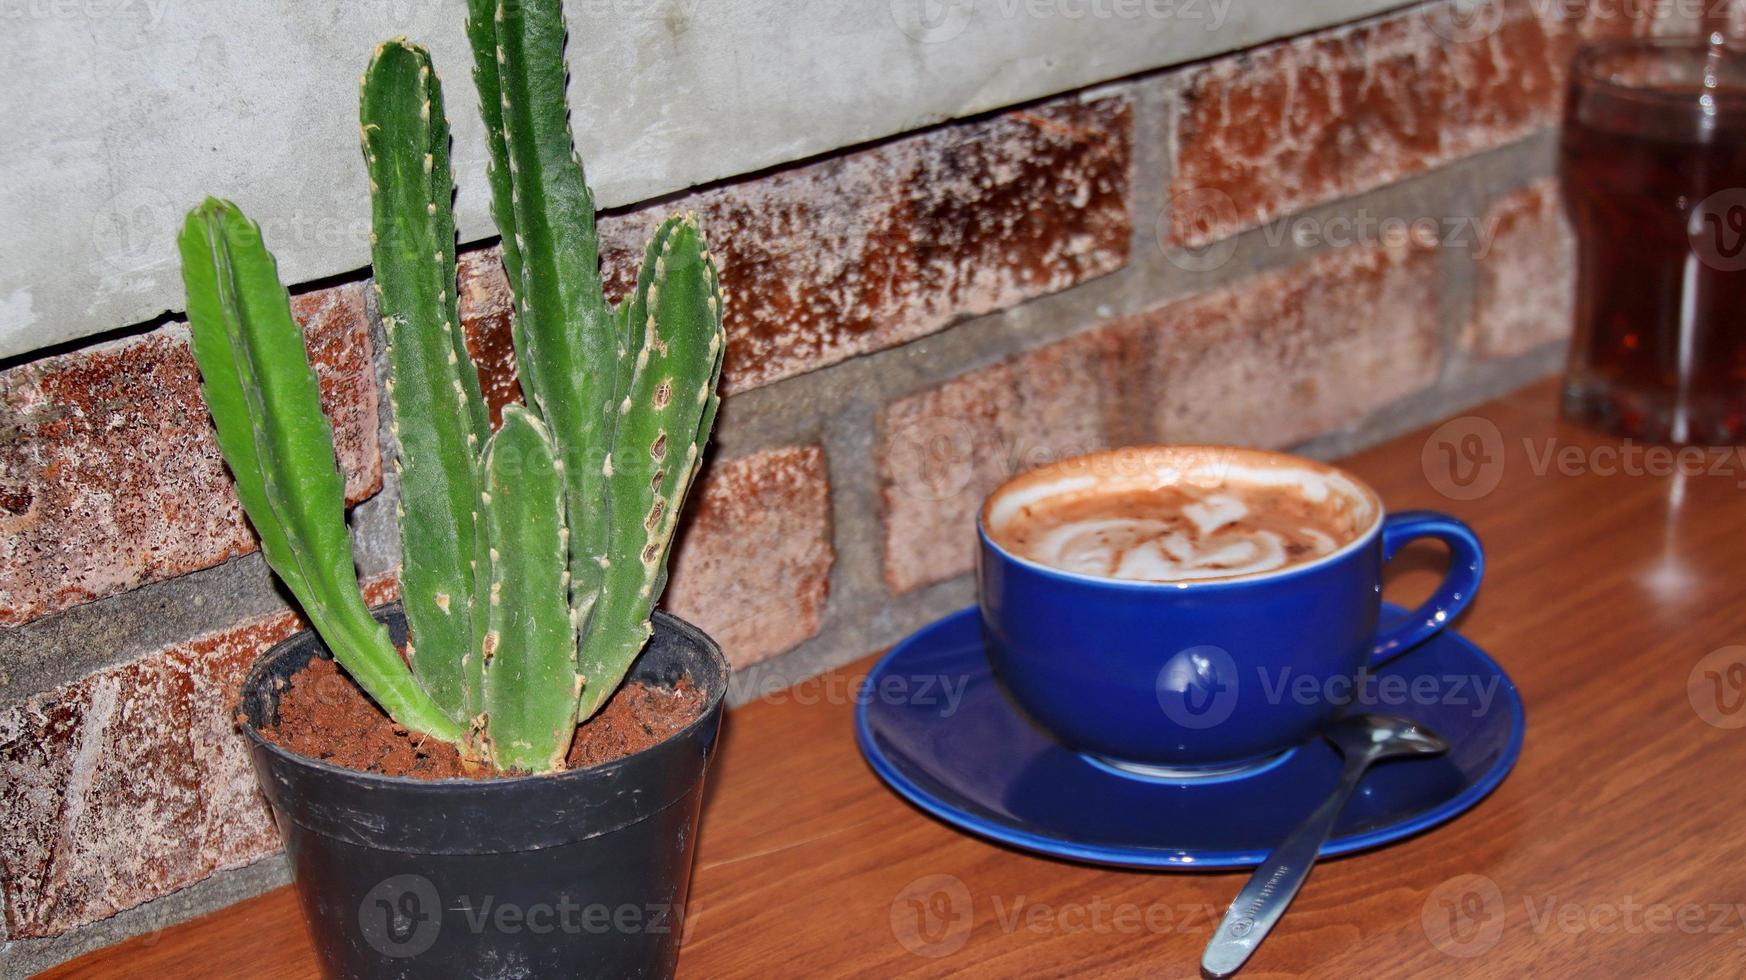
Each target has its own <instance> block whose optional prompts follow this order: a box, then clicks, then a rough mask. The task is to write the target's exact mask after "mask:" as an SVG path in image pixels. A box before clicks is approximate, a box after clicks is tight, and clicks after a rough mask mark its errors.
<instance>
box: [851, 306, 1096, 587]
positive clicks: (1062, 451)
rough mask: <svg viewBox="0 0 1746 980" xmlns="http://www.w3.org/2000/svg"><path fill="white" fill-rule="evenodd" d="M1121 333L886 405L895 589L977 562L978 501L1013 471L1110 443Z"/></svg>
mask: <svg viewBox="0 0 1746 980" xmlns="http://www.w3.org/2000/svg"><path fill="white" fill-rule="evenodd" d="M1120 339H1121V338H1120V336H1119V335H1118V334H1116V333H1114V332H1112V331H1109V330H1097V331H1093V332H1091V333H1088V334H1081V335H1079V336H1077V337H1073V338H1071V339H1068V340H1065V341H1062V342H1060V343H1057V344H1054V345H1052V346H1049V347H1045V348H1043V349H1041V350H1038V351H1036V352H1034V353H1031V354H1028V355H1026V356H1024V357H1020V358H1017V359H1015V360H1011V361H1007V362H1004V363H1002V364H996V365H994V366H993V367H989V368H985V369H983V370H981V371H975V372H972V373H970V374H967V375H964V376H962V377H960V378H957V379H955V380H953V381H950V382H947V383H946V384H944V385H942V386H940V387H939V388H935V389H933V390H931V391H926V392H922V393H920V394H917V395H912V396H910V397H908V398H904V399H902V400H900V401H897V402H894V403H892V404H891V405H890V406H888V407H887V408H886V410H885V412H884V413H883V414H882V416H881V418H880V422H879V445H880V447H881V449H880V453H879V458H878V462H879V478H880V486H881V491H882V499H883V504H884V508H885V582H886V585H887V586H888V587H889V588H890V589H891V590H892V591H893V592H899V593H901V592H908V591H910V590H911V589H915V588H919V587H920V586H923V585H927V584H929V583H932V582H937V581H940V580H942V579H946V578H951V577H952V576H954V575H957V574H959V573H960V572H964V571H968V570H969V568H970V563H971V560H972V558H973V556H974V554H975V543H976V531H975V527H976V510H977V508H978V507H980V506H981V504H982V499H983V497H985V496H987V494H988V491H990V490H992V489H994V488H995V487H996V486H998V485H999V484H1000V483H1002V482H1003V481H1004V480H1006V479H1007V478H1008V477H1010V476H1012V475H1014V474H1016V473H1018V472H1020V471H1022V470H1025V469H1029V468H1030V467H1033V466H1037V465H1040V464H1042V463H1045V462H1048V461H1049V460H1051V459H1058V458H1064V457H1068V456H1074V455H1078V454H1079V453H1083V452H1089V451H1091V450H1093V449H1101V448H1104V447H1106V446H1108V445H1110V444H1111V443H1110V435H1109V434H1110V433H1111V432H1112V430H1116V429H1117V426H1116V425H1115V421H1116V417H1117V416H1119V413H1120V411H1121V405H1122V403H1123V401H1124V399H1122V398H1121V396H1120V389H1121V378H1120V376H1119V373H1120V369H1121V364H1120V357H1119V352H1118V349H1117V348H1118V347H1119V341H1120Z"/></svg>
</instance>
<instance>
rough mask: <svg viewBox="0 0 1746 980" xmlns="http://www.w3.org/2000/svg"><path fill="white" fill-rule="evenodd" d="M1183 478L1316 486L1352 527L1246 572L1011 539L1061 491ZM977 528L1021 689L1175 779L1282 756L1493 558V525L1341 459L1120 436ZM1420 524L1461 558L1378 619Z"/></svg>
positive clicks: (1141, 768)
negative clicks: (1090, 564)
mask: <svg viewBox="0 0 1746 980" xmlns="http://www.w3.org/2000/svg"><path fill="white" fill-rule="evenodd" d="M1177 485H1181V486H1182V487H1183V488H1185V489H1190V490H1192V492H1193V493H1194V494H1196V495H1199V496H1203V497H1206V498H1207V499H1224V498H1223V497H1221V496H1216V495H1220V494H1223V493H1224V490H1225V489H1229V488H1233V487H1234V488H1239V489H1240V488H1243V487H1248V488H1251V489H1253V488H1254V487H1256V486H1265V487H1271V488H1275V489H1278V488H1284V489H1288V490H1291V491H1292V492H1301V493H1302V494H1307V495H1309V498H1308V499H1310V500H1312V502H1315V503H1317V506H1323V505H1325V514H1326V515H1332V517H1333V518H1334V519H1336V522H1337V525H1338V527H1339V533H1338V534H1337V535H1336V536H1334V537H1332V538H1330V539H1329V540H1330V543H1329V544H1328V545H1327V546H1326V548H1327V549H1329V550H1326V553H1324V554H1321V555H1320V556H1319V557H1312V558H1309V559H1308V560H1299V561H1297V562H1296V563H1289V562H1287V563H1285V564H1283V565H1280V566H1278V567H1271V568H1269V567H1266V566H1265V564H1262V565H1259V566H1254V567H1256V568H1259V570H1251V571H1248V572H1247V573H1240V574H1235V575H1229V574H1223V573H1221V572H1219V571H1216V570H1213V571H1209V569H1208V568H1200V569H1194V568H1188V569H1185V570H1184V571H1182V572H1181V576H1180V577H1179V578H1175V579H1174V580H1171V581H1136V580H1131V579H1127V578H1114V577H1108V576H1107V575H1100V574H1088V573H1086V572H1081V571H1070V570H1067V569H1066V568H1065V567H1062V566H1061V565H1051V564H1044V563H1043V562H1041V561H1038V560H1033V559H1031V558H1026V557H1021V556H1019V555H1018V554H1015V553H1014V552H1013V551H1010V550H1008V549H1007V548H1006V547H1004V546H1003V545H1002V544H1001V543H1000V541H1001V540H1002V535H1003V534H1006V536H1007V539H1008V540H1016V538H1014V537H1013V535H1014V534H1015V533H1016V527H1017V525H1015V524H1013V523H1012V522H1013V521H1015V520H1022V517H1023V513H1024V511H1025V509H1026V508H1027V507H1030V506H1032V505H1034V504H1035V503H1037V502H1038V501H1042V500H1046V499H1050V498H1052V497H1054V496H1055V495H1057V494H1083V493H1094V494H1103V493H1130V492H1136V491H1137V492H1142V493H1143V492H1147V490H1148V488H1159V487H1166V486H1177ZM1318 513H1322V511H1318ZM977 534H978V538H979V540H980V548H979V550H978V554H977V587H978V593H979V599H980V603H981V612H982V630H983V637H984V641H985V645H986V647H987V650H988V657H989V659H990V661H991V662H992V664H993V667H994V672H995V674H996V675H997V676H998V677H999V678H1000V680H1001V682H1002V683H1003V684H1004V685H1005V687H1006V689H1007V691H1008V692H1009V693H1010V694H1011V696H1012V698H1013V700H1014V701H1015V702H1017V704H1018V705H1019V707H1021V708H1022V709H1023V710H1024V711H1025V712H1026V713H1027V714H1028V715H1030V717H1031V718H1032V719H1033V720H1035V721H1036V722H1038V723H1039V724H1041V725H1042V726H1043V727H1044V728H1046V729H1047V730H1049V731H1050V732H1051V733H1052V734H1053V735H1054V736H1055V737H1056V738H1057V739H1059V740H1060V741H1061V742H1062V743H1063V744H1064V745H1067V746H1068V747H1070V748H1073V749H1076V750H1078V751H1080V752H1082V753H1083V754H1085V755H1086V756H1087V757H1088V758H1090V759H1092V760H1093V761H1094V762H1098V763H1099V764H1105V765H1110V766H1114V767H1115V768H1117V769H1120V770H1121V771H1123V772H1127V773H1130V774H1139V775H1147V776H1160V777H1167V778H1174V777H1186V778H1205V777H1211V776H1230V775H1232V774H1240V773H1243V772H1247V771H1251V770H1254V769H1257V768H1259V767H1263V766H1266V765H1269V764H1270V763H1271V762H1272V761H1274V760H1277V759H1281V758H1283V756H1284V753H1286V752H1288V751H1290V750H1291V749H1293V748H1294V747H1296V746H1298V745H1300V744H1302V743H1303V742H1304V741H1306V740H1307V739H1309V738H1312V737H1314V735H1315V734H1316V733H1317V732H1318V731H1319V730H1320V729H1321V728H1322V727H1323V726H1325V725H1326V724H1327V723H1328V722H1329V721H1330V720H1331V719H1332V718H1333V717H1335V716H1336V715H1338V714H1340V713H1342V712H1343V711H1344V710H1346V709H1347V708H1348V707H1350V706H1351V704H1352V703H1353V700H1352V695H1353V694H1354V693H1355V692H1357V691H1359V690H1361V688H1360V684H1361V682H1362V677H1363V673H1364V672H1365V671H1366V670H1367V669H1369V668H1373V667H1376V666H1378V665H1380V664H1382V663H1385V662H1387V661H1388V660H1390V659H1392V658H1394V657H1396V656H1399V655H1400V654H1402V653H1404V652H1405V651H1407V650H1408V649H1410V648H1412V647H1413V646H1414V645H1415V644H1417V643H1420V642H1422V641H1424V640H1425V639H1427V638H1428V637H1430V636H1431V635H1432V634H1434V633H1436V632H1438V631H1439V630H1442V629H1444V628H1445V627H1447V626H1448V625H1449V623H1450V622H1451V620H1453V619H1454V617H1455V616H1456V615H1457V614H1458V613H1460V611H1461V610H1462V609H1464V608H1466V606H1467V604H1468V603H1469V602H1470V601H1471V600H1472V598H1473V593H1474V590H1475V589H1476V588H1477V587H1478V586H1479V580H1480V576H1481V574H1482V571H1483V568H1484V554H1483V552H1482V551H1481V549H1480V545H1479V539H1478V538H1476V537H1475V536H1474V534H1473V531H1472V530H1471V529H1469V528H1468V527H1467V525H1465V524H1463V523H1461V522H1460V521H1458V520H1456V519H1455V518H1453V517H1449V516H1447V515H1444V514H1438V513H1433V512H1429V511H1412V512H1403V513H1398V514H1385V513H1384V511H1383V506H1382V501H1381V499H1380V498H1379V497H1378V496H1377V495H1376V492H1375V491H1374V490H1372V489H1370V488H1369V487H1368V486H1366V485H1365V484H1364V483H1362V482H1361V481H1359V480H1358V479H1357V478H1356V477H1353V476H1351V475H1350V474H1347V473H1345V472H1344V471H1342V470H1339V469H1337V468H1335V467H1332V466H1328V465H1326V464H1324V463H1319V462H1315V461H1313V460H1308V459H1302V458H1299V457H1295V456H1289V455H1286V454H1284V453H1272V452H1263V451H1258V450H1247V449H1231V448H1221V447H1204V446H1157V447H1137V448H1132V449H1120V450H1111V451H1109V452H1102V453H1093V454H1091V455H1089V456H1082V457H1078V458H1076V459H1070V460H1064V461H1061V462H1058V463H1054V464H1050V465H1048V466H1045V467H1041V468H1039V469H1036V470H1031V471H1029V472H1027V473H1025V474H1023V475H1021V476H1018V477H1015V478H1014V479H1012V480H1010V481H1008V482H1007V483H1006V484H1005V485H1003V486H1002V487H1001V488H1000V489H998V490H996V491H995V492H994V493H993V494H992V495H990V496H989V498H988V501H987V503H985V504H984V505H983V508H982V511H981V514H980V516H979V519H978V520H977ZM1418 538H1436V539H1438V540H1441V541H1443V542H1444V543H1445V544H1447V546H1448V548H1449V553H1450V562H1449V571H1448V573H1447V575H1446V577H1445V578H1444V580H1443V582H1442V584H1441V585H1439V586H1438V588H1437V590H1436V591H1435V593H1434V594H1433V595H1432V596H1431V598H1430V599H1428V600H1427V601H1426V602H1425V603H1424V604H1423V605H1421V606H1420V607H1419V608H1418V609H1417V610H1415V611H1414V612H1413V614H1412V615H1411V616H1410V617H1408V618H1407V619H1406V620H1405V621H1404V622H1403V623H1402V624H1400V625H1398V626H1394V627H1392V628H1390V629H1388V630H1386V631H1383V632H1380V633H1379V632H1378V631H1377V617H1378V614H1379V612H1380V608H1381V602H1382V566H1383V563H1384V562H1386V561H1387V560H1388V559H1389V558H1390V557H1392V556H1393V555H1394V554H1395V553H1396V552H1397V551H1399V550H1400V548H1401V547H1403V546H1404V545H1406V544H1407V543H1408V542H1410V541H1412V540H1415V539H1418ZM1062 564H1063V565H1065V564H1070V562H1063V563H1062ZM1221 567H1228V566H1221Z"/></svg>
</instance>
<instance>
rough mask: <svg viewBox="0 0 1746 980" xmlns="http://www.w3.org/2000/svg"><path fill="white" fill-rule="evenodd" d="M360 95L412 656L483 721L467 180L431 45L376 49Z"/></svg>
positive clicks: (439, 691) (456, 707)
mask: <svg viewBox="0 0 1746 980" xmlns="http://www.w3.org/2000/svg"><path fill="white" fill-rule="evenodd" d="M358 101H359V107H360V108H359V115H360V116H361V117H362V130H363V132H362V137H363V147H364V159H365V162H366V163H367V165H368V168H369V173H370V188H371V194H370V197H371V203H372V210H373V215H372V228H373V229H374V231H373V233H372V234H371V236H370V237H371V241H370V248H371V259H372V261H373V264H374V266H375V271H376V294H377V300H378V303H379V305H380V308H381V316H382V323H383V326H384V328H385V332H386V334H387V338H388V358H389V373H390V380H389V383H388V385H387V392H388V402H389V405H390V407H391V409H392V412H393V418H394V435H395V439H396V441H397V442H398V444H399V452H398V454H397V455H396V457H395V466H396V468H397V470H398V472H399V474H400V512H399V516H400V549H401V555H402V558H403V562H404V564H403V571H402V572H401V576H400V594H401V601H402V603H403V604H404V606H405V609H406V621H407V624H408V625H409V627H410V628H411V633H412V642H411V643H410V644H409V659H410V660H411V662H412V670H413V673H414V674H415V675H416V676H417V677H418V679H419V681H420V682H421V683H423V685H424V687H425V689H426V690H428V691H429V692H430V694H431V697H433V698H434V699H435V700H436V702H437V703H438V704H439V705H441V706H442V708H443V710H444V711H446V712H448V713H449V714H450V715H451V716H453V717H457V718H468V719H470V718H472V717H474V716H475V715H476V714H477V713H478V712H479V711H480V710H481V701H480V685H481V678H482V674H481V668H482V664H481V663H480V659H479V658H478V657H477V656H471V655H468V654H470V652H471V651H473V650H477V649H478V647H479V644H480V643H481V642H482V640H483V636H484V632H485V628H484V611H483V610H482V609H479V608H478V605H479V602H478V597H479V594H480V592H481V591H482V590H481V588H480V583H481V582H482V580H483V576H484V568H483V565H482V564H481V562H480V558H481V557H482V556H483V555H484V553H485V540H484V534H483V531H482V530H481V529H480V527H479V524H480V522H481V520H482V518H481V516H480V514H479V473H478V467H477V464H476V458H477V456H478V453H479V452H480V450H481V449H483V448H484V443H485V440H486V439H487V438H488V437H489V436H490V434H491V424H490V420H489V417H488V416H487V414H486V411H485V400H484V398H483V397H482V396H481V395H480V391H479V372H478V371H477V370H476V369H475V368H474V366H473V361H472V359H471V358H470V357H469V356H468V354H467V347H466V342H465V340H464V338H463V337H462V335H461V329H460V317H459V315H458V314H457V312H456V300H455V292H456V285H455V222H454V217H453V212H452V211H451V209H450V204H449V201H450V198H451V196H452V195H453V186H454V181H453V177H452V176H451V174H450V170H449V127H448V120H447V119H446V118H445V116H444V114H443V96H442V84H441V82H439V81H438V80H437V77H436V74H435V72H434V71H433V70H432V68H431V64H430V56H429V55H427V54H426V53H425V52H424V51H423V50H421V49H419V48H417V47H415V46H413V45H410V44H407V43H406V42H405V41H403V40H400V39H396V40H394V41H389V42H387V43H385V44H383V45H381V46H380V47H378V48H377V49H376V55H375V57H374V58H373V59H372V60H371V62H370V67H369V68H368V69H367V70H366V71H365V73H364V78H363V82H362V84H361V86H360V93H359V100H358ZM421 648H422V650H423V651H424V653H423V654H421V653H420V649H421ZM456 651H465V653H462V654H459V655H457V654H456Z"/></svg>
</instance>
